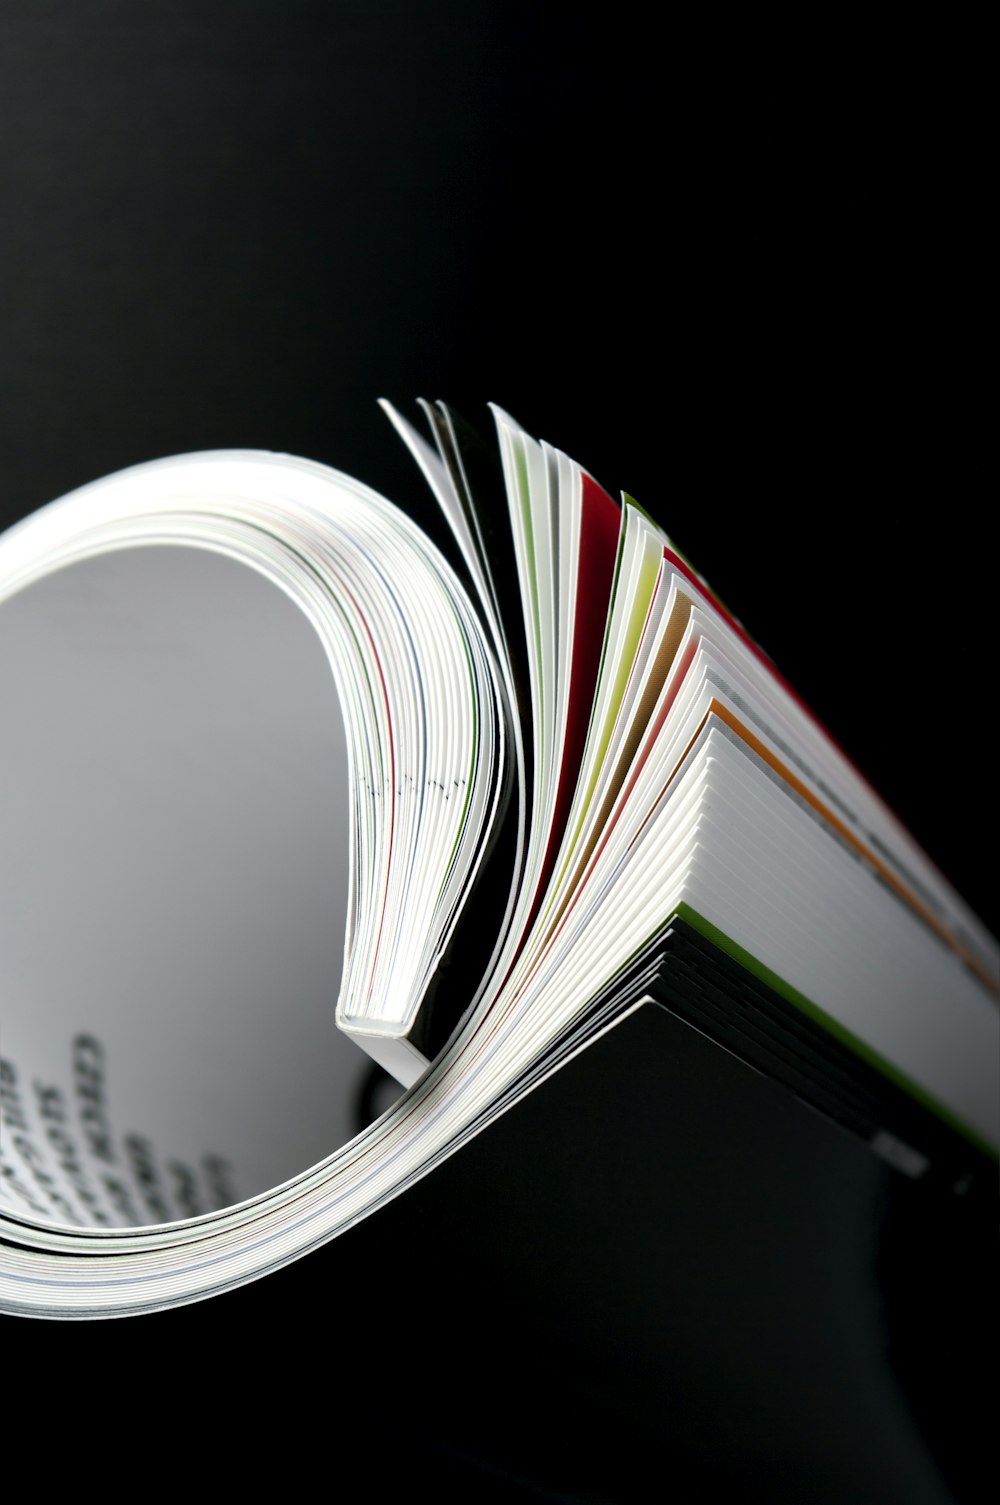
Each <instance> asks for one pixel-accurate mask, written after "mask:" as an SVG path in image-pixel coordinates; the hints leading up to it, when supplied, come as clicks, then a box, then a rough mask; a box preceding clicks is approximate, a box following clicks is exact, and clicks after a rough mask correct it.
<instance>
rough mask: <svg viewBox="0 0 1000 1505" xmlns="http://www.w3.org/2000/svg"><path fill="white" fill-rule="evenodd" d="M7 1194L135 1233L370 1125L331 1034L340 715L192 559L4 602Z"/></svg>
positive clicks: (267, 1177) (305, 626)
mask: <svg viewBox="0 0 1000 1505" xmlns="http://www.w3.org/2000/svg"><path fill="white" fill-rule="evenodd" d="M0 627H2V631H0V705H2V707H3V738H2V744H0V763H2V766H0V830H2V831H3V842H2V844H0V926H2V932H0V987H2V994H3V1000H4V1003H3V1013H2V1019H0V1058H2V1063H3V1064H2V1068H0V1070H2V1080H0V1088H2V1094H3V1096H2V1109H3V1113H2V1120H0V1125H2V1127H0V1151H2V1157H3V1158H2V1166H3V1179H2V1181H0V1199H2V1201H3V1203H4V1204H5V1205H6V1206H7V1207H9V1208H10V1209H12V1210H14V1211H16V1212H19V1213H21V1214H22V1215H24V1216H29V1217H34V1218H41V1219H50V1220H52V1221H55V1222H60V1223H87V1224H96V1225H98V1226H120V1225H126V1226H127V1225H136V1224H148V1223H157V1222H164V1221H170V1220H173V1219H176V1218H183V1217H188V1216H194V1215H196V1214H198V1213H203V1212H206V1211H210V1210H212V1209H213V1208H217V1207H220V1206H224V1205H228V1204H231V1203H233V1202H235V1201H238V1200H241V1199H243V1198H246V1197H248V1196H252V1195H254V1194H257V1193H259V1192H262V1191H264V1190H266V1189H268V1188H269V1187H272V1186H275V1185H277V1184H278V1183H280V1182H282V1181H284V1180H286V1179H287V1178H289V1177H291V1176H292V1175H295V1174H297V1173H298V1172H300V1171H302V1170H304V1169H306V1168H307V1167H308V1166H310V1165H312V1164H314V1163H315V1162H316V1161H318V1160H320V1159H322V1158H323V1157H324V1156H326V1155H327V1154H329V1153H331V1152H332V1151H334V1150H335V1149H337V1148H338V1147H339V1146H340V1145H341V1144H342V1143H344V1142H345V1140H347V1139H349V1138H350V1137H351V1136H352V1135H353V1134H354V1132H356V1130H357V1128H359V1127H360V1121H359V1103H360V1097H361V1094H362V1093H363V1092H364V1090H365V1084H366V1082H367V1080H368V1077H369V1076H370V1073H371V1070H372V1068H371V1063H370V1061H369V1060H368V1058H367V1057H366V1056H365V1055H364V1054H363V1052H361V1051H360V1050H359V1048H358V1047H357V1046H356V1045H355V1044H354V1043H353V1042H352V1041H351V1040H349V1039H348V1038H347V1037H345V1036H344V1035H343V1034H342V1033H341V1031H339V1030H338V1029H337V1028H336V1027H335V1022H334V1013H335V1007H336V1002H337V994H338V989H339V987H340V981H341V971H342V961H343V950H344V936H345V927H346V920H347V906H348V818H349V807H348V765H347V751H346V743H345V734H344V723H343V717H342V714H341V710H340V704H339V700H338V696H337V692H336V688H335V685H334V681H333V678H332V675H331V672H330V667H329V665H328V663H327V661H326V658H325V655H324V653H323V650H322V647H321V645H320V642H319V639H318V637H317V636H316V634H315V632H314V631H313V629H312V627H311V625H310V624H309V622H308V621H307V619H306V618H305V616H304V615H303V614H302V613H301V612H300V611H299V610H298V608H297V607H296V606H295V605H294V604H293V602H292V601H291V600H289V599H288V598H287V597H286V596H285V595H284V594H283V592H282V591H280V590H279V589H277V588H276V587H275V586H274V585H273V584H271V583H270V582H269V581H268V580H266V579H264V578H263V577H262V576H261V575H258V574H257V573H256V572H255V571H254V570H252V569H250V568H247V567H246V566H245V565H244V564H242V563H237V562H235V561H233V560H230V559H227V558H225V557H223V556H222V555H219V554H216V553H211V552H208V551H207V550H203V549H190V548H181V547H176V546H149V547H141V548H129V549H124V550H119V551H117V552H115V553H111V554H108V555H106V556H103V557H100V558H92V559H89V560H86V561H83V562H79V563H76V564H73V565H71V566H69V567H67V568H64V569H62V570H60V571H58V572H57V573H56V574H54V575H51V576H49V577H47V578H46V579H43V580H41V581H39V582H37V583H36V584H34V585H32V586H30V587H28V588H27V589H26V590H24V591H22V592H21V593H20V594H19V595H17V596H15V597H14V598H13V599H12V600H10V601H8V602H6V603H5V604H4V605H3V606H2V607H0Z"/></svg>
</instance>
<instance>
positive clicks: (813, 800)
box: [682, 700, 1000, 997]
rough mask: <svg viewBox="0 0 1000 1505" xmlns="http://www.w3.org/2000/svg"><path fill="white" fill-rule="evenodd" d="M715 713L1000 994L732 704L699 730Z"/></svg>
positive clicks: (714, 707)
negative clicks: (747, 724)
mask: <svg viewBox="0 0 1000 1505" xmlns="http://www.w3.org/2000/svg"><path fill="white" fill-rule="evenodd" d="M712 715H715V716H718V718H719V720H720V721H724V722H725V723H726V725H727V726H728V727H729V728H730V730H731V731H734V732H735V733H736V735H737V736H738V737H739V738H740V740H741V741H742V742H745V743H746V745H747V746H748V747H750V748H752V749H753V751H754V752H755V753H756V754H757V756H758V757H759V758H762V759H763V760H764V762H765V763H766V764H767V765H768V767H769V768H773V769H774V771H775V773H777V774H779V775H780V777H781V778H782V779H783V780H784V782H785V783H786V784H788V785H789V787H790V788H792V789H794V790H795V792H796V794H797V795H799V797H800V798H801V799H803V800H805V802H806V804H807V805H810V806H811V807H812V809H814V810H815V811H816V812H817V814H819V815H821V816H822V817H823V819H824V820H825V821H826V823H827V825H829V826H831V827H832V828H833V830H834V831H836V832H837V835H838V836H840V837H841V838H842V839H843V840H844V841H845V842H846V843H847V845H848V846H849V847H851V848H852V850H853V851H855V852H857V853H858V854H859V856H861V857H863V858H864V860H865V862H867V863H868V865H869V866H870V867H873V868H874V869H875V871H876V872H877V873H878V875H879V877H880V878H881V879H882V881H883V882H884V883H886V884H887V885H888V886H889V888H891V889H892V891H893V893H895V894H896V895H897V897H898V898H900V899H902V900H903V902H904V903H905V904H908V905H909V907H910V908H911V909H912V910H913V911H914V913H915V914H917V915H919V917H920V919H922V920H923V922H924V924H925V925H926V926H928V928H929V929H930V930H933V932H934V934H935V935H936V936H938V938H939V939H940V940H942V941H944V943H945V945H946V946H949V947H950V948H951V950H952V951H954V952H955V954H956V955H957V956H960V957H961V959H962V961H963V962H964V963H965V965H966V966H967V967H968V968H969V970H970V971H971V972H974V973H975V975H976V976H977V977H978V978H979V980H980V982H981V983H983V985H984V986H985V987H987V988H988V989H989V991H990V992H991V993H993V994H994V996H996V997H1000V987H998V986H997V983H996V981H995V979H994V978H993V977H992V976H991V974H990V973H989V971H988V970H987V969H986V968H985V967H984V966H983V964H982V962H981V961H980V960H979V958H978V957H977V956H975V955H974V954H973V953H972V952H971V951H969V950H968V948H967V947H965V946H963V945H962V943H961V942H960V941H959V940H958V939H957V938H956V937H955V936H954V935H953V934H952V933H951V931H950V930H949V929H948V927H947V926H946V925H943V924H942V923H941V921H940V920H939V919H938V917H937V915H936V914H934V912H933V910H930V909H928V908H927V905H926V904H924V903H923V901H922V900H921V899H918V897H917V895H916V894H915V893H914V892H913V890H912V889H910V888H909V887H908V886H907V885H906V884H905V883H904V882H903V881H902V879H900V878H899V877H897V875H896V874H895V873H894V872H893V871H892V869H891V868H889V867H887V866H886V865H885V863H884V862H883V861H882V860H881V859H880V858H879V857H877V856H876V855H875V853H874V852H873V851H872V850H871V848H870V847H868V846H866V845H865V843H864V842H863V841H861V840H860V839H859V837H858V836H856V835H855V833H854V832H853V831H852V830H851V828H850V826H848V825H845V823H844V822H843V821H842V820H841V819H840V817H839V816H838V815H835V814H834V812H833V811H832V810H831V809H830V807H829V806H828V805H825V804H824V803H823V801H822V800H820V799H818V798H817V797H816V795H815V794H813V792H812V790H811V789H810V788H809V787H808V785H806V784H804V783H803V782H802V780H801V779H800V778H798V777H797V775H796V774H794V773H793V772H792V770H791V769H790V768H789V767H788V766H787V764H785V763H783V762H782V761H781V759H780V758H778V757H776V756H775V754H774V753H773V752H772V751H771V749H770V748H769V747H768V746H767V745H766V743H764V742H762V741H761V740H760V738H759V737H757V736H755V735H754V733H753V732H752V731H751V730H750V728H749V727H748V726H744V724H743V722H742V721H740V720H739V718H738V717H737V716H734V715H733V713H732V711H731V710H729V708H728V706H724V705H723V704H722V702H721V701H718V700H713V701H712V702H711V704H710V705H709V708H708V711H707V712H706V714H705V718H704V720H703V721H702V723H701V726H699V728H698V733H699V734H700V732H701V730H702V727H704V725H705V721H707V720H708V717H709V716H712ZM682 761H683V760H682Z"/></svg>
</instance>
